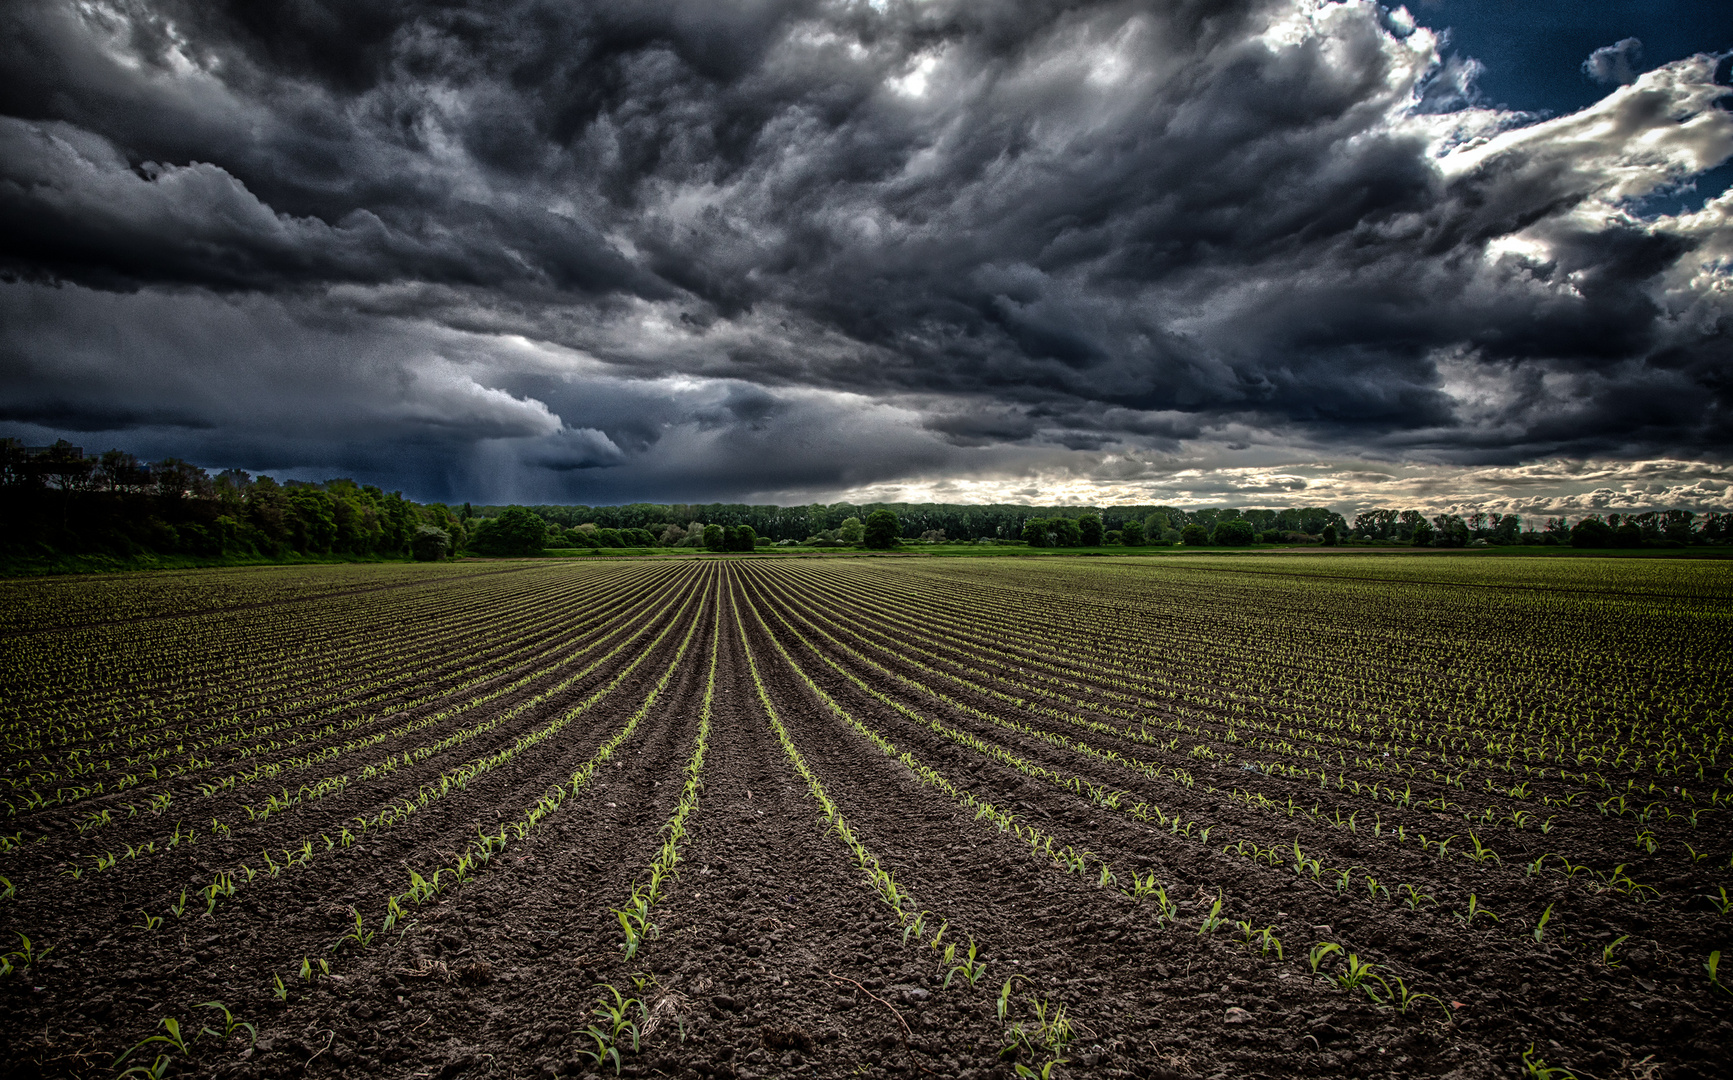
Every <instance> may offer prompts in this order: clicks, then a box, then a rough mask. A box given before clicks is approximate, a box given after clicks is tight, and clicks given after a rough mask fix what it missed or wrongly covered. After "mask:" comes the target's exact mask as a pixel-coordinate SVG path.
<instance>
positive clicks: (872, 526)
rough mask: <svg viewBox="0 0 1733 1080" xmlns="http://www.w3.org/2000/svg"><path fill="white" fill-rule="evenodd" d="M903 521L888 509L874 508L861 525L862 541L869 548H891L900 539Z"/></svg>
mask: <svg viewBox="0 0 1733 1080" xmlns="http://www.w3.org/2000/svg"><path fill="white" fill-rule="evenodd" d="M902 535H903V523H902V522H900V521H898V520H897V516H896V515H895V514H893V513H891V512H890V511H889V510H874V511H873V512H872V513H870V514H868V515H867V519H866V524H865V525H864V526H862V537H861V539H862V541H863V542H864V543H865V544H866V546H867V547H869V548H880V549H883V548H891V547H896V546H897V541H898V540H900V539H902Z"/></svg>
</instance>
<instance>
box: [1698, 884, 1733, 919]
mask: <svg viewBox="0 0 1733 1080" xmlns="http://www.w3.org/2000/svg"><path fill="white" fill-rule="evenodd" d="M1720 893H1721V895H1720V896H1716V895H1714V894H1713V893H1704V894H1703V899H1705V900H1707V901H1709V903H1711V904H1713V905H1715V910H1716V911H1718V912H1720V913H1721V914H1723V915H1728V914H1733V899H1728V897H1727V886H1725V885H1723V886H1721V887H1720Z"/></svg>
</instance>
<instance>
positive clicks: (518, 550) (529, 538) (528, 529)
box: [469, 506, 548, 555]
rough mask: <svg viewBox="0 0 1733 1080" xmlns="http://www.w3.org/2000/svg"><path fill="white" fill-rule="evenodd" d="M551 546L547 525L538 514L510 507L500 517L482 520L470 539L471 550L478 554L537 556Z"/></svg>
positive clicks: (520, 507) (521, 508)
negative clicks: (536, 554) (537, 553)
mask: <svg viewBox="0 0 1733 1080" xmlns="http://www.w3.org/2000/svg"><path fill="white" fill-rule="evenodd" d="M547 543H548V525H547V522H545V521H543V520H542V519H541V517H540V515H538V514H537V513H536V512H535V511H533V510H530V509H527V508H525V507H522V506H508V507H506V508H505V510H504V511H503V512H501V513H500V515H499V516H498V517H495V518H486V519H483V520H482V521H481V522H480V524H478V525H477V526H476V527H475V532H474V533H473V534H472V535H471V536H470V540H469V549H470V550H471V551H473V552H475V553H476V554H478V555H534V554H535V553H536V552H538V551H540V550H542V548H544V547H546V546H547Z"/></svg>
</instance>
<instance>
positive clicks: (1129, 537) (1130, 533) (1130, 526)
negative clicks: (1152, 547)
mask: <svg viewBox="0 0 1733 1080" xmlns="http://www.w3.org/2000/svg"><path fill="white" fill-rule="evenodd" d="M1119 542H1120V543H1122V544H1124V545H1125V546H1126V547H1142V546H1143V522H1141V521H1128V522H1126V523H1125V524H1124V525H1123V526H1121V527H1120V529H1119Z"/></svg>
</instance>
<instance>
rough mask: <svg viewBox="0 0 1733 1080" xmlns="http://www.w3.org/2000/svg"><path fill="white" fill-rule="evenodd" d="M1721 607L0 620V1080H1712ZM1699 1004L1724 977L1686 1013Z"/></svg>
mask: <svg viewBox="0 0 1733 1080" xmlns="http://www.w3.org/2000/svg"><path fill="white" fill-rule="evenodd" d="M1730 618H1733V567H1730V566H1729V565H1728V564H1727V563H1725V562H1703V561H1687V560H1643V561H1631V560H1621V559H1592V558H1571V559H1557V560H1541V559H1532V558H1501V557H1493V556H1488V555H1484V554H1477V555H1476V556H1474V557H1471V558H1452V557H1438V556H1418V557H1393V556H1391V555H1387V554H1374V553H1360V552H1348V553H1331V554H1320V555H1305V554H1297V553H1290V552H1278V553H1238V554H1225V553H1210V554H1204V553H1192V554H1189V555H1187V556H1186V557H1183V558H1176V557H1158V558H1149V557H1141V558H1140V557H1129V558H1127V557H1115V556H1102V557H1094V558H1018V559H943V558H928V557H921V556H898V557H892V558H781V557H775V558H761V557H751V556H730V557H722V558H718V557H709V556H703V555H699V554H683V555H681V556H678V557H659V558H638V559H631V558H588V557H579V558H570V559H567V558H544V559H536V560H518V561H506V560H496V561H466V562H460V563H455V564H427V565H423V564H413V563H394V564H377V565H364V564H363V565H337V566H294V567H281V566H278V567H246V568H227V569H210V570H188V571H180V572H165V573H158V574H124V575H111V576H89V577H62V578H39V579H29V580H15V581H3V582H0V656H3V658H4V663H3V664H0V686H3V687H4V692H3V693H0V732H3V734H4V739H5V744H4V757H3V758H0V761H3V767H0V805H4V806H5V808H6V815H7V816H6V820H5V822H4V824H3V835H0V896H3V897H4V899H0V940H3V941H4V942H6V943H8V944H5V945H3V946H0V948H3V949H4V950H5V952H4V954H3V959H0V969H3V973H0V1041H3V1042H4V1045H5V1046H6V1047H7V1050H6V1054H7V1061H8V1066H9V1068H10V1070H11V1071H12V1073H13V1074H14V1075H20V1076H29V1075H77V1076H113V1075H115V1074H116V1073H119V1072H125V1071H126V1070H129V1069H138V1070H142V1072H141V1073H135V1074H148V1075H151V1076H163V1075H170V1074H172V1075H200V1076H223V1077H253V1076H257V1077H272V1078H274V1077H287V1076H304V1075H314V1076H332V1077H335V1076H355V1077H362V1076H369V1077H370V1076H376V1075H382V1074H383V1075H393V1076H398V1075H401V1076H423V1077H435V1076H437V1077H441V1078H450V1077H456V1076H466V1077H468V1076H474V1077H484V1076H501V1077H508V1076H517V1077H525V1078H530V1077H552V1076H559V1075H585V1074H596V1075H606V1076H612V1075H615V1074H616V1073H620V1074H622V1075H632V1076H682V1077H685V1076H702V1077H722V1078H724V1080H727V1078H730V1077H740V1078H747V1077H775V1076H791V1077H792V1076H817V1077H829V1076H839V1077H840V1076H857V1075H865V1076H905V1075H925V1074H930V1075H937V1076H979V1077H987V1076H1023V1075H1028V1074H1033V1075H1047V1076H1104V1077H1143V1078H1148V1077H1189V1076H1198V1077H1213V1076H1223V1077H1228V1076H1232V1077H1240V1076H1284V1077H1285V1076H1301V1075H1305V1076H1312V1075H1330V1076H1354V1077H1360V1076H1389V1077H1411V1076H1450V1077H1456V1078H1463V1080H1467V1078H1474V1077H1523V1076H1528V1077H1554V1078H1562V1077H1564V1076H1566V1075H1575V1076H1579V1077H1584V1078H1588V1077H1594V1078H1608V1077H1629V1078H1638V1077H1681V1078H1689V1077H1711V1076H1718V1075H1723V1074H1724V1073H1723V1070H1724V1068H1725V1055H1726V1048H1727V1046H1729V1045H1733V991H1730V990H1729V984H1733V959H1729V961H1728V967H1727V969H1726V970H1723V969H1722V968H1721V966H1720V956H1721V954H1722V953H1724V952H1725V953H1727V954H1728V955H1729V956H1730V957H1733V948H1729V946H1730V945H1733V900H1730V899H1729V893H1728V889H1729V887H1733V824H1730V822H1729V814H1730V813H1733V805H1730V804H1733V776H1730V775H1729V770H1730V769H1733V742H1730V739H1729V736H1730V732H1729V726H1728V716H1729V696H1730V694H1733V627H1730V625H1729V620H1730ZM1724 979H1725V981H1724Z"/></svg>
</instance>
